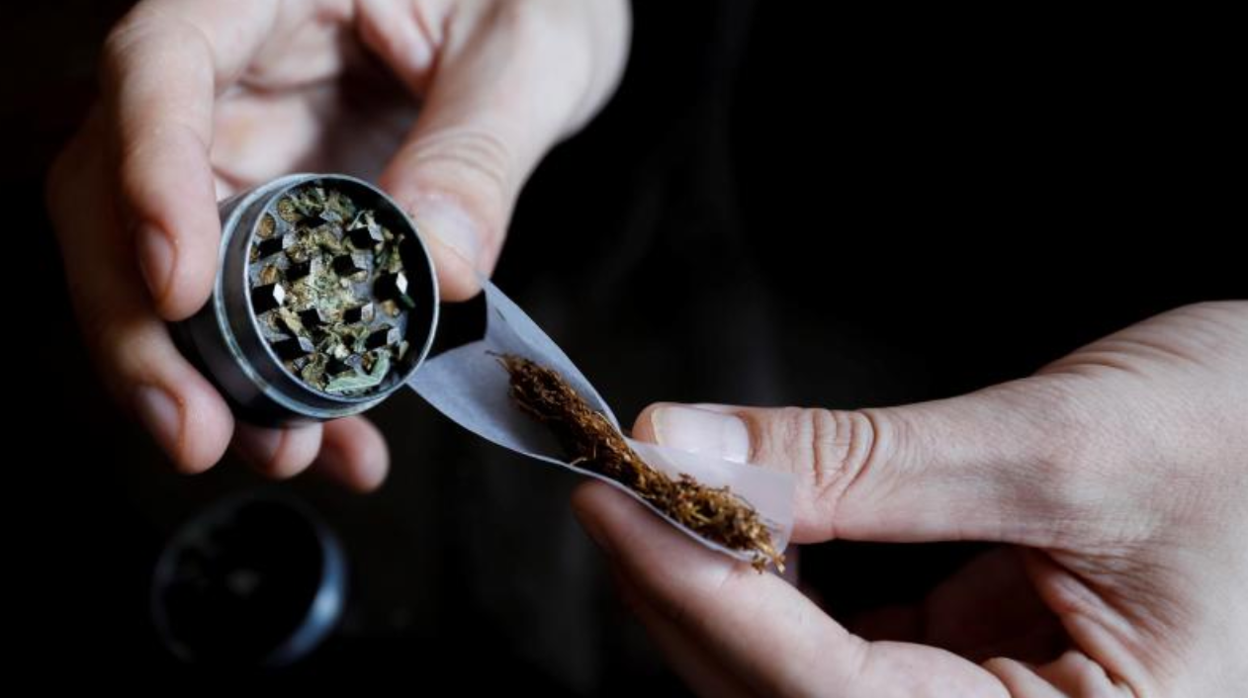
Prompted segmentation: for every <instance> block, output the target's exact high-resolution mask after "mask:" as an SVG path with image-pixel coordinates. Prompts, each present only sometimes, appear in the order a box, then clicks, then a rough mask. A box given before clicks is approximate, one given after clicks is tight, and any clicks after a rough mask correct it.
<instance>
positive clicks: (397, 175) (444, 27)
mask: <svg viewBox="0 0 1248 698" xmlns="http://www.w3.org/2000/svg"><path fill="white" fill-rule="evenodd" d="M627 27H628V15H627V7H626V5H625V4H624V3H623V2H622V0H593V1H587V0H543V1H532V2H510V1H508V0H479V1H469V0H465V1H463V2H450V1H443V2H436V1H429V2H423V1H421V0H356V1H355V2H352V1H350V0H297V1H296V0H287V1H285V2H281V1H279V0H232V1H226V0H147V1H145V2H140V3H139V4H138V5H137V6H136V7H135V8H134V10H133V11H132V12H131V13H130V14H129V15H128V16H127V17H126V18H125V19H124V20H122V22H121V23H120V24H119V25H118V26H117V27H116V28H115V29H114V31H113V32H112V34H111V35H110V37H109V39H108V41H107V43H106V46H105V50H104V68H103V76H102V96H101V99H100V103H99V104H98V105H97V106H96V107H95V108H94V109H93V111H92V113H91V114H90V116H89V117H88V119H87V121H86V123H85V125H84V126H83V127H82V129H81V131H80V132H79V133H78V134H77V135H76V136H75V138H74V139H73V140H72V141H71V142H70V144H69V145H68V146H67V147H66V149H65V151H64V152H63V153H62V154H61V156H60V157H59V158H58V160H57V162H56V164H55V165H54V167H53V169H52V172H51V173H50V175H49V182H48V192H49V193H48V205H49V208H50V211H51V214H52V219H53V223H54V225H55V228H56V231H57V235H58V238H59V241H60V245H61V250H62V253H63V255H64V259H65V270H66V274H67V276H68V279H69V286H70V292H71V297H72V300H73V303H74V306H75V311H76V314H77V317H78V320H79V324H80V325H81V328H82V331H83V334H84V336H85V339H86V341H87V344H88V346H89V348H90V350H91V353H92V355H93V358H94V361H95V363H96V364H97V366H98V369H99V372H100V374H101V375H102V376H103V378H104V381H105V383H106V384H107V386H108V387H109V389H110V390H111V392H112V393H113V394H114V395H115V396H116V398H117V399H118V401H119V402H120V403H121V404H122V405H123V406H126V407H128V408H130V409H132V410H133V411H134V412H135V413H136V414H137V416H138V417H139V419H140V420H141V421H142V423H143V424H144V425H145V426H146V427H147V429H148V430H149V431H150V432H151V433H152V435H153V436H154V437H155V439H156V441H157V442H158V443H159V444H160V445H161V446H162V447H163V448H164V450H165V451H166V453H168V455H169V457H170V458H171V459H172V460H173V462H174V463H175V464H176V465H177V466H178V467H179V468H181V469H182V470H184V471H187V472H198V471H201V470H204V469H205V468H208V467H209V466H211V465H212V464H214V463H215V462H216V461H217V460H219V459H220V457H221V455H222V453H223V452H224V450H225V448H226V446H227V444H228V443H230V441H231V439H232V440H233V443H234V445H235V446H236V447H237V449H236V450H237V451H238V452H239V454H240V455H242V456H243V457H244V458H246V459H247V460H249V461H251V462H253V463H254V464H256V465H257V466H258V467H259V468H261V469H262V470H263V471H265V472H267V473H268V474H271V475H274V476H278V477H282V476H289V475H293V474H294V473H297V472H299V471H301V470H302V469H303V468H305V467H306V466H307V465H308V464H309V463H311V462H312V461H313V459H314V458H317V456H318V453H319V461H318V463H319V465H320V466H322V467H323V468H324V469H325V470H327V471H328V472H329V473H331V474H333V475H336V476H337V477H338V478H339V479H341V480H343V481H344V482H346V483H347V484H348V485H351V486H354V487H356V488H359V489H369V488H371V487H374V486H376V485H377V484H378V483H379V482H380V481H381V479H382V478H383V477H384V475H385V470H386V463H387V454H386V447H385V443H384V441H383V440H382V438H381V435H380V433H379V432H378V431H377V430H376V428H374V427H373V426H372V425H370V424H369V423H368V422H367V421H365V420H364V419H362V418H357V417H353V418H348V419H342V420H338V421H334V422H329V423H327V424H324V425H319V424H314V425H310V426H301V427H298V428H291V429H261V428H257V427H254V426H250V425H245V424H241V423H239V424H235V422H234V420H233V418H232V416H231V414H230V410H229V408H228V406H227V405H226V402H225V401H224V399H222V397H221V396H220V395H219V394H218V393H217V391H216V390H215V389H214V388H213V387H212V385H211V384H210V383H209V382H208V381H207V380H206V379H205V378H204V377H203V376H201V375H199V374H198V373H197V372H196V371H195V369H193V368H192V367H191V365H190V364H189V363H188V362H187V361H186V360H185V359H184V358H183V357H182V356H181V355H180V354H179V353H178V351H177V349H176V348H175V347H174V345H173V342H172V341H171V340H170V336H169V333H168V331H167V330H166V327H165V322H166V321H176V320H181V319H184V318H186V317H188V316H189V315H191V314H193V313H194V312H195V311H196V310H197V309H198V308H199V307H200V306H202V305H203V303H204V302H205V301H206V300H207V298H208V296H209V294H210V292H211V287H212V281H213V277H214V275H215V273H216V259H217V247H218V245H219V241H220V224H219V221H218V218H217V204H216V202H217V199H218V198H219V197H224V196H226V195H228V194H230V193H231V192H233V191H236V190H239V189H243V188H247V187H250V186H253V185H255V184H258V183H260V182H263V181H266V180H268V179H271V178H274V177H277V176H279V175H282V174H286V173H289V172H292V171H337V172H342V171H345V172H353V173H357V174H360V175H362V176H366V177H371V176H376V175H380V177H379V182H380V184H381V186H382V187H383V188H385V189H386V190H387V191H388V192H389V193H390V194H391V195H392V196H393V197H395V199H396V200H398V201H399V202H400V203H401V204H402V205H404V206H405V207H406V208H407V209H408V210H409V211H410V212H411V213H412V214H413V215H414V217H415V218H416V220H417V224H418V227H419V228H420V229H421V231H422V232H423V233H424V234H427V236H428V237H429V242H430V243H431V244H430V246H431V248H432V253H433V256H434V261H435V264H436V266H437V269H438V280H439V285H440V287H441V290H442V294H443V297H445V298H447V299H451V300H456V299H464V298H467V297H469V296H471V295H473V294H474V293H475V292H476V290H477V288H476V275H475V274H476V271H478V270H479V271H482V272H488V271H489V270H490V269H491V268H492V267H493V265H494V263H495V260H496V259H497V257H498V253H499V250H500V248H501V247H502V244H503V238H504V236H505V234H506V229H507V221H508V219H509V217H510V215H511V210H512V206H513V205H514V203H515V200H516V196H517V194H518V193H519V191H520V188H521V186H522V185H523V183H524V181H525V179H526V178H527V177H528V175H529V173H530V172H532V170H533V169H534V167H535V166H536V165H537V163H538V161H539V159H540V158H541V157H542V156H543V155H544V154H545V152H546V151H547V150H548V149H549V148H550V147H551V146H552V145H553V144H554V143H555V142H557V141H558V140H559V139H560V138H562V137H564V136H566V135H568V134H569V133H571V132H573V131H574V130H576V129H577V128H578V127H579V126H580V125H581V124H583V123H584V122H585V121H586V120H587V119H588V118H589V117H590V116H591V115H592V113H593V112H594V111H595V110H596V109H597V108H598V107H599V106H600V105H601V104H602V103H603V102H604V101H605V99H606V98H607V96H608V94H609V93H610V91H611V89H612V87H613V85H614V83H615V81H616V80H617V78H618V75H619V73H620V71H621V69H622V64H623V60H624V56H625V54H626V50H627ZM418 100H419V117H417V104H418Z"/></svg>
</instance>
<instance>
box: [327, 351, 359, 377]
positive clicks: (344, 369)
mask: <svg viewBox="0 0 1248 698" xmlns="http://www.w3.org/2000/svg"><path fill="white" fill-rule="evenodd" d="M363 362H364V358H363V357H362V356H360V355H359V354H352V355H350V356H348V357H347V358H345V359H330V360H329V363H328V364H327V365H326V366H325V372H326V373H328V374H329V375H331V376H340V375H342V374H344V373H355V371H356V369H357V368H359V366H360V365H361V364H362V363H363Z"/></svg>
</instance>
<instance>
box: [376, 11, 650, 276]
mask: <svg viewBox="0 0 1248 698" xmlns="http://www.w3.org/2000/svg"><path fill="white" fill-rule="evenodd" d="M457 7H458V8H459V9H458V10H457V11H456V12H455V13H453V14H451V16H450V17H449V18H448V19H447V21H446V23H445V25H444V27H445V28H444V35H443V36H440V37H438V44H439V45H438V48H437V51H438V57H437V64H436V70H435V72H434V73H433V74H432V75H431V76H428V77H429V80H428V84H427V87H426V88H424V89H423V90H422V91H423V92H424V93H425V94H424V103H423V105H422V111H421V114H420V117H419V118H418V120H417V123H416V125H415V127H414V129H413V130H412V132H411V133H410V134H409V135H408V138H407V140H406V141H405V143H404V144H403V146H402V147H401V148H400V150H399V152H398V153H397V154H396V155H395V157H394V158H393V159H392V161H391V162H390V164H389V165H388V166H387V169H386V171H385V172H384V173H383V175H382V177H381V184H382V186H383V187H385V188H386V189H387V190H388V191H389V192H390V193H391V195H393V196H394V197H395V198H396V199H397V200H398V201H400V202H402V204H403V205H404V206H405V207H406V208H407V209H408V212H409V213H410V214H411V215H412V217H413V219H414V220H415V222H416V225H417V228H418V229H419V230H420V231H421V233H422V235H425V236H427V238H429V239H430V240H431V241H432V242H433V245H431V247H432V252H433V254H434V257H435V263H436V264H437V266H438V274H439V282H440V285H441V289H442V292H443V295H444V296H445V297H446V298H448V299H451V300H459V299H465V298H468V297H471V296H472V295H474V294H475V293H476V292H477V290H478V284H477V274H478V273H479V272H489V271H490V270H491V269H492V268H493V267H494V264H495V262H496V260H497V258H498V253H499V251H500V249H501V248H502V244H503V240H504V238H505V235H506V229H507V223H508V221H509V219H510V217H511V212H512V209H513V208H514V206H515V202H516V198H517V196H518V195H519V193H520V189H521V188H522V187H523V186H524V183H525V181H526V180H527V179H528V177H529V175H530V174H531V173H532V172H533V170H534V168H536V166H537V164H538V162H539V160H540V159H541V158H542V156H543V155H545V153H546V152H547V151H548V150H549V149H550V148H551V147H552V146H553V145H554V144H555V142H556V141H557V140H558V139H560V138H562V137H563V136H565V135H567V134H568V133H569V132H571V131H572V130H574V129H575V128H576V127H578V126H579V125H580V123H581V122H583V121H584V120H585V119H586V118H588V115H589V114H590V113H592V112H593V111H594V110H596V109H597V107H598V106H599V105H600V104H601V103H602V102H603V101H604V100H605V98H606V96H607V94H608V93H609V92H610V90H611V88H612V87H613V86H614V83H615V81H616V79H617V78H618V74H619V72H620V69H621V67H622V63H623V57H624V51H625V47H626V43H625V39H626V35H627V31H626V27H627V10H626V9H624V6H623V5H622V4H621V3H618V2H601V1H600V2H594V3H580V2H578V3H512V2H500V3H488V4H480V5H477V6H467V5H463V6H457ZM599 25H602V26H599ZM602 36H606V37H608V38H610V40H607V41H599V40H596V37H602ZM392 63H394V64H396V65H399V66H400V70H401V65H402V62H401V61H398V60H395V61H392ZM414 72H418V71H414ZM408 77H409V81H411V82H413V83H417V82H420V81H421V76H420V75H415V74H414V75H411V76H408Z"/></svg>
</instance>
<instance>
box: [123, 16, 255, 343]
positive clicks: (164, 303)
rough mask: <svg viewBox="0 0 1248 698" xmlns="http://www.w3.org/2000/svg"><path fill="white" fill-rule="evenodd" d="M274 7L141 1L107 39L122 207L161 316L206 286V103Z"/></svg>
mask: <svg viewBox="0 0 1248 698" xmlns="http://www.w3.org/2000/svg"><path fill="white" fill-rule="evenodd" d="M276 15H277V3H276V2H273V1H272V0H247V1H245V2H241V1H232V2H221V1H220V0H173V1H169V2H157V1H155V0H147V1H146V2H141V3H139V4H138V5H137V6H136V7H135V8H134V9H133V10H132V11H131V12H130V14H129V15H127V16H126V18H125V19H123V20H122V21H121V23H120V24H118V25H117V27H116V28H115V29H114V30H113V32H112V33H111V34H110V36H109V38H108V41H107V43H106V44H105V49H104V67H103V75H102V83H103V92H104V102H105V106H106V110H107V113H108V115H109V118H108V122H109V124H110V125H111V129H110V131H111V133H110V134H109V135H110V136H111V138H112V144H111V146H112V148H111V153H112V157H113V161H114V162H113V167H114V169H115V171H116V173H117V178H118V181H117V184H118V195H119V196H120V204H121V210H122V211H123V216H125V217H126V218H127V219H128V220H127V223H128V224H129V226H130V227H131V229H132V230H133V231H134V234H135V236H136V237H135V245H136V247H137V252H138V255H139V265H140V268H141V270H142V272H143V276H144V278H145V280H146V282H147V285H148V289H149V290H150V292H151V296H152V298H153V300H154V301H155V305H156V309H157V311H158V312H159V313H160V314H161V316H163V317H164V318H165V319H166V320H180V319H183V318H185V317H187V316H188V315H190V314H191V313H193V312H195V311H196V310H197V309H198V308H199V307H200V306H202V305H203V304H204V302H205V301H206V300H207V298H208V294H209V293H210V291H211V289H212V281H213V279H214V277H215V275H216V265H217V246H218V244H219V242H220V222H219V219H218V217H217V201H216V199H217V197H216V189H215V184H214V179H213V172H212V164H211V160H210V159H209V151H210V148H211V146H212V124H213V103H214V101H215V99H216V95H217V93H218V91H220V90H221V89H224V87H226V86H228V85H229V84H230V83H232V82H233V81H234V80H236V79H237V77H238V75H239V74H240V73H241V72H242V71H243V69H244V68H245V67H246V66H247V64H248V63H249V62H250V60H251V58H252V56H253V55H254V54H255V52H256V51H257V50H258V49H259V47H260V46H261V44H262V42H263V39H264V37H265V36H266V35H267V34H268V33H269V31H271V29H272V27H273V25H274V23H275V21H276Z"/></svg>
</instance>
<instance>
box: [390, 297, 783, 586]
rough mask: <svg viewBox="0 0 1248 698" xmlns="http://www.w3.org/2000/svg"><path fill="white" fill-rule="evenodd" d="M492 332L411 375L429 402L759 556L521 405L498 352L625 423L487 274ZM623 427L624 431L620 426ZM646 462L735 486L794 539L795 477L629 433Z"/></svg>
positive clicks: (776, 542)
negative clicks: (571, 450)
mask: <svg viewBox="0 0 1248 698" xmlns="http://www.w3.org/2000/svg"><path fill="white" fill-rule="evenodd" d="M482 285H483V287H484V289H485V297H486V312H487V314H488V317H487V320H486V333H485V337H484V338H483V339H481V340H479V341H476V342H472V343H470V344H466V345H464V346H462V347H457V348H455V349H452V350H450V351H447V352H445V353H443V354H440V355H438V356H436V357H434V358H432V359H429V360H428V361H426V362H425V364H424V365H423V366H422V367H421V368H420V369H419V370H418V371H416V374H415V375H414V376H413V377H412V378H411V379H410V380H409V381H408V385H409V386H410V387H411V388H412V389H414V390H415V391H416V392H417V393H418V394H419V395H420V396H421V397H423V398H424V399H425V400H426V401H428V402H429V404H431V405H433V406H434V408H436V409H437V410H438V411H439V412H441V413H442V414H444V415H446V416H447V417H449V418H450V419H451V420H452V421H454V422H455V423H457V424H459V425H460V426H462V427H464V428H465V429H468V430H469V431H471V432H473V433H475V434H477V435H478V436H481V437H483V438H485V439H488V440H490V441H492V442H494V443H496V444H498V445H499V446H502V447H504V448H507V449H510V450H512V451H515V452H516V453H520V454H523V455H526V456H529V457H531V458H536V459H538V460H542V461H546V462H548V463H552V464H554V465H558V466H561V467H564V468H568V469H570V470H573V471H576V472H578V473H581V474H583V475H588V476H589V477H593V478H597V479H599V480H602V481H603V482H606V483H608V484H610V485H612V486H614V487H616V488H617V489H619V490H621V491H623V492H625V493H627V494H629V495H630V496H632V497H633V498H634V499H636V500H638V501H640V502H641V503H642V504H644V505H645V506H646V507H648V508H649V509H650V510H651V511H654V512H655V513H656V514H658V515H659V516H660V517H662V518H663V519H665V520H666V521H668V522H669V523H671V524H672V525H673V526H675V527H677V528H678V529H680V530H681V531H683V532H684V533H685V534H687V535H689V536H690V537H692V538H693V539H695V540H697V541H698V542H700V543H702V544H703V545H706V546H707V547H709V548H711V549H713V550H717V551H719V552H722V553H724V554H727V555H729V556H731V557H734V558H736V559H739V560H745V561H750V562H753V561H754V559H755V554H754V553H751V552H749V551H741V550H732V549H730V548H726V547H724V546H722V545H720V544H718V543H716V542H714V541H712V540H709V539H707V538H704V537H702V536H700V535H698V534H697V533H695V532H693V531H692V530H690V529H689V528H688V527H686V526H684V525H682V524H681V523H679V522H678V521H675V520H674V519H672V518H671V517H669V516H668V515H667V514H665V513H664V512H663V511H661V510H660V509H658V508H657V507H655V506H654V505H652V504H650V503H649V502H647V501H646V500H645V499H643V498H642V497H640V496H638V495H637V493H635V492H633V491H632V490H631V489H629V488H628V487H626V486H624V485H622V484H620V483H618V482H616V481H614V480H612V479H610V478H608V477H605V476H603V475H600V474H598V473H595V472H591V471H589V470H585V469H584V468H580V467H578V466H576V465H573V464H571V463H569V462H568V461H567V460H565V458H564V456H563V449H562V448H561V447H560V445H559V443H558V441H557V440H556V439H555V438H554V436H553V435H552V434H551V433H550V431H549V430H548V429H547V427H546V426H545V425H543V424H541V423H540V422H538V421H537V420H535V419H533V418H532V417H531V416H530V415H528V414H527V413H525V412H523V411H522V410H520V409H518V408H517V407H516V405H515V403H514V402H512V399H511V397H510V395H509V390H510V376H509V375H508V373H507V370H506V369H505V368H503V366H502V365H501V364H500V363H499V361H498V359H497V355H498V354H515V355H517V356H522V357H524V358H527V359H530V360H532V361H534V362H536V363H538V364H540V365H542V366H546V367H547V368H550V369H553V370H555V371H558V372H559V373H560V374H561V375H562V376H563V378H564V380H565V381H567V383H568V384H569V385H571V386H572V387H573V388H574V389H575V390H576V391H577V392H578V393H580V394H581V396H582V397H583V398H584V399H585V401H586V402H588V403H589V405H590V406H591V407H593V408H594V409H596V410H599V411H600V412H602V413H603V414H605V415H606V416H607V418H608V419H610V420H611V423H612V424H614V425H615V427H616V429H619V428H620V424H619V421H618V420H617V419H616V418H615V414H614V413H612V411H611V408H610V407H609V406H608V405H607V403H606V401H604V400H603V399H602V396H601V395H599V394H598V391H597V390H596V389H595V388H594V386H593V385H592V384H591V383H590V382H589V381H588V380H587V379H586V378H585V376H584V374H582V373H581V372H580V371H579V370H577V368H576V366H575V365H574V364H573V363H572V360H571V359H569V358H568V356H567V354H565V353H564V352H563V350H562V349H560V348H559V346H558V345H556V344H555V343H554V341H553V340H551V338H550V337H548V336H547V335H546V333H545V332H543V331H542V330H541V328H540V327H538V326H537V324H536V323H535V322H533V320H532V319H531V318H530V317H529V316H528V315H527V314H525V312H524V311H523V310H521V309H520V307H519V306H517V305H516V304H515V303H513V302H512V301H511V299H510V298H508V297H507V296H506V295H504V294H503V292H502V291H500V290H499V289H498V287H496V286H494V284H492V283H490V282H489V281H486V280H483V282H482ZM621 433H622V431H621ZM627 441H628V444H629V446H631V447H632V448H633V449H634V450H635V451H636V452H637V454H638V455H639V456H641V458H642V460H644V461H645V462H646V463H648V464H649V465H650V466H651V467H653V468H655V469H656V470H660V471H662V472H664V473H665V474H667V475H668V476H670V477H673V478H676V477H679V476H680V475H681V474H687V475H689V476H691V477H693V478H694V479H696V480H697V481H698V482H700V483H702V484H704V485H707V486H710V487H724V486H728V487H731V488H732V492H733V493H734V494H736V495H737V496H739V497H741V498H742V499H744V500H746V501H747V502H749V503H750V505H751V506H753V507H754V508H755V510H756V511H757V512H758V514H759V516H760V518H761V519H762V520H763V522H764V523H765V524H766V525H767V527H768V528H769V529H770V531H771V538H772V544H773V546H774V547H775V549H776V551H777V552H783V551H784V548H785V546H786V545H788V541H789V536H790V534H791V533H792V529H793V478H792V475H790V474H788V473H782V472H778V471H774V470H768V469H766V468H762V467H757V466H753V465H749V464H746V463H736V462H732V461H727V460H722V459H719V458H713V457H708V456H705V455H700V454H694V453H688V452H685V451H680V450H676V449H672V448H665V447H662V446H656V445H654V444H649V443H642V442H639V441H634V440H632V439H627Z"/></svg>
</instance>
